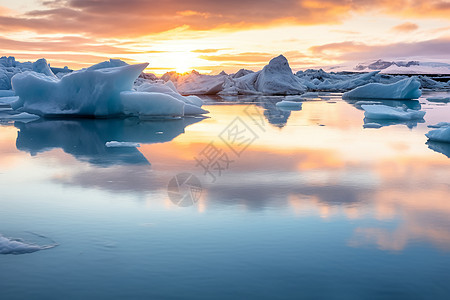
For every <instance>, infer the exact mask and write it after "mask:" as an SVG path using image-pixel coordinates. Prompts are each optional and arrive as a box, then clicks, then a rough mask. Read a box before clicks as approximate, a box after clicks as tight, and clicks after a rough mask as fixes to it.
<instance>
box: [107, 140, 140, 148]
mask: <svg viewBox="0 0 450 300" xmlns="http://www.w3.org/2000/svg"><path fill="white" fill-rule="evenodd" d="M105 146H106V147H108V148H116V147H132V148H139V147H141V145H140V144H138V143H130V142H118V141H111V142H106V144H105Z"/></svg>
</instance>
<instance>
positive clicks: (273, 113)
mask: <svg viewBox="0 0 450 300" xmlns="http://www.w3.org/2000/svg"><path fill="white" fill-rule="evenodd" d="M262 100H263V101H262V102H260V103H258V104H257V105H258V106H262V107H263V108H264V116H265V117H266V119H267V121H268V122H269V123H270V124H272V125H274V126H276V127H278V128H283V127H284V126H286V123H287V121H288V119H289V117H290V116H291V112H290V111H289V110H281V109H279V108H278V107H277V106H276V103H277V102H278V101H280V100H281V99H280V98H279V97H264V98H263V99H262Z"/></svg>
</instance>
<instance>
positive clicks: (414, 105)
mask: <svg viewBox="0 0 450 300" xmlns="http://www.w3.org/2000/svg"><path fill="white" fill-rule="evenodd" d="M344 101H345V102H347V103H348V104H351V105H353V106H354V107H356V108H357V109H359V110H363V109H362V108H361V105H368V104H369V105H370V104H381V105H386V106H391V107H406V108H408V109H414V110H421V109H422V106H421V105H420V102H419V101H418V100H404V101H402V100H384V99H357V100H348V99H344Z"/></svg>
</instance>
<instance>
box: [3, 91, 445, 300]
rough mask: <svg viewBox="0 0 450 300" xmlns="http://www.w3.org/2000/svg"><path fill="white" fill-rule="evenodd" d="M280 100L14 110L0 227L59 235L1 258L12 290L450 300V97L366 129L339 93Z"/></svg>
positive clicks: (76, 295)
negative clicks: (198, 113) (101, 111)
mask: <svg viewBox="0 0 450 300" xmlns="http://www.w3.org/2000/svg"><path fill="white" fill-rule="evenodd" d="M425 97H426V95H425ZM278 100H279V98H273V97H261V98H249V97H244V98H226V99H207V101H208V102H209V103H210V105H208V106H207V109H208V110H210V111H211V114H210V115H209V116H210V118H207V119H180V120H168V121H145V122H141V121H139V120H136V119H127V120H38V121H34V122H30V123H26V124H25V123H20V122H15V123H11V122H10V123H4V124H3V125H2V126H1V127H0V234H1V235H2V236H3V237H6V238H9V239H16V240H18V241H21V242H23V243H25V244H27V245H38V246H39V245H48V244H52V243H57V245H58V246H57V247H54V248H50V249H47V250H44V249H43V250H41V251H34V252H32V253H26V252H24V253H23V254H20V253H16V255H13V254H4V255H1V254H0V293H1V294H0V298H1V299H180V298H181V299H222V298H223V299H226V298H228V299H231V298H232V299H235V298H244V299H249V298H255V299H278V298H290V299H298V298H315V297H319V298H342V299H373V298H375V299H376V298H395V299H401V298H404V299H416V298H417V299H423V298H432V299H438V298H440V299H445V298H448V297H449V296H450V286H449V284H448V274H449V273H450V159H449V158H448V157H449V156H450V146H449V145H447V144H440V143H426V142H427V139H426V137H425V135H424V134H425V133H426V132H428V130H429V128H427V125H432V124H436V123H438V122H442V121H446V122H450V117H449V116H450V104H440V103H429V102H428V101H426V100H425V98H423V99H419V101H409V102H404V103H402V102H395V101H386V102H385V104H386V105H392V106H402V105H407V106H408V107H410V108H412V109H422V110H425V111H426V112H427V114H426V116H425V118H424V120H416V121H408V122H383V123H380V124H381V125H382V126H383V127H381V128H379V129H368V128H367V129H364V128H363V125H364V123H365V121H364V113H363V111H362V110H360V109H359V107H360V104H358V103H356V101H353V102H345V101H343V100H342V99H341V98H340V96H339V95H329V94H327V95H324V96H323V97H322V96H321V98H320V99H319V98H318V99H312V100H311V101H307V102H304V103H303V107H302V110H300V111H283V110H279V109H277V108H276V106H275V102H276V101H278ZM367 122H368V121H367V120H366V123H367ZM110 141H120V142H130V143H139V144H140V147H139V148H137V147H120V148H108V147H106V146H105V143H106V142H110ZM0 245H1V243H0ZM0 252H1V251H0ZM17 254H18V255H17Z"/></svg>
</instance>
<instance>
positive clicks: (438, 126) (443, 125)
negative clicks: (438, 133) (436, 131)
mask: <svg viewBox="0 0 450 300" xmlns="http://www.w3.org/2000/svg"><path fill="white" fill-rule="evenodd" d="M447 126H450V123H449V122H439V123H437V124H435V125H428V127H429V128H441V127H447Z"/></svg>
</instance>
